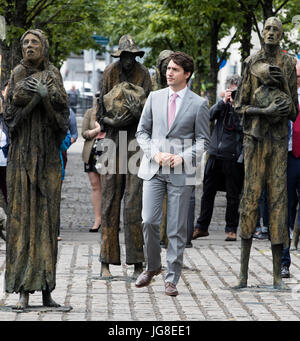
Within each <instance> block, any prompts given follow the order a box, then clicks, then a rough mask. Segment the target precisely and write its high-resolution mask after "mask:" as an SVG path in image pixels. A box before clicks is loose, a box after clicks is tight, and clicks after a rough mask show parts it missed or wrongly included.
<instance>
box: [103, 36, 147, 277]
mask: <svg viewBox="0 0 300 341" xmlns="http://www.w3.org/2000/svg"><path fill="white" fill-rule="evenodd" d="M143 55H144V51H141V50H139V49H138V48H137V47H136V45H135V43H134V41H133V39H132V37H131V36H130V35H129V34H127V35H124V36H122V37H121V38H120V41H119V48H118V50H117V51H116V52H114V53H113V54H112V56H113V57H115V58H119V60H118V61H116V62H114V63H112V64H110V65H108V66H107V67H106V69H105V70H104V73H103V77H102V81H101V86H100V99H99V109H98V113H97V120H98V121H99V123H100V124H101V126H104V130H105V131H106V137H105V139H104V140H112V141H114V142H115V145H116V154H115V155H109V156H108V157H110V158H113V157H115V160H116V172H115V174H110V173H107V174H103V175H102V177H101V181H102V193H103V198H102V225H101V231H100V232H101V248H100V257H99V260H100V262H101V272H100V275H101V276H102V277H111V276H112V275H111V272H110V270H109V264H113V265H120V264H121V258H120V245H119V225H120V210H121V201H122V200H123V202H124V208H123V224H124V237H125V245H126V264H128V265H134V273H133V277H137V276H138V274H139V273H141V272H142V270H143V265H142V264H143V261H144V253H143V244H144V243H143V233H142V218H141V208H142V181H141V179H139V178H138V177H137V175H136V174H131V173H130V172H129V171H128V170H127V171H126V172H123V171H122V172H121V171H120V169H121V167H122V165H124V164H126V165H127V162H128V160H129V159H130V157H131V156H132V155H133V154H134V153H135V152H132V151H128V148H127V153H123V152H120V141H119V136H121V134H123V135H122V136H124V134H126V140H127V141H126V144H127V147H128V145H129V144H130V142H131V141H133V140H134V139H135V133H136V129H137V125H138V122H139V118H140V115H141V113H142V109H143V105H144V103H145V100H146V98H147V97H148V95H149V93H150V91H151V79H150V75H149V72H148V70H147V68H146V67H144V66H143V65H142V64H140V63H139V62H137V61H136V57H137V56H139V57H142V56H143ZM121 143H123V145H122V148H121V149H122V150H124V142H123V141H122V142H121ZM104 145H105V141H104ZM106 152H107V153H108V151H106ZM105 154H106V153H103V154H102V156H103V157H107V155H106V156H105ZM125 154H126V155H125ZM121 173H122V174H121Z"/></svg>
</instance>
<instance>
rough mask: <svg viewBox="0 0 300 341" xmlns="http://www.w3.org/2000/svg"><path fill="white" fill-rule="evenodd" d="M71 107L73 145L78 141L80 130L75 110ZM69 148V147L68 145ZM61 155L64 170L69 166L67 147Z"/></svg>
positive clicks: (71, 140)
mask: <svg viewBox="0 0 300 341" xmlns="http://www.w3.org/2000/svg"><path fill="white" fill-rule="evenodd" d="M69 109H70V116H69V133H70V143H71V145H72V144H73V143H75V142H76V140H77V138H78V130H77V122H76V115H75V113H74V111H73V110H72V109H71V108H69ZM68 149H69V147H68ZM61 157H62V160H63V167H64V170H66V167H67V162H68V153H67V149H66V150H63V151H61Z"/></svg>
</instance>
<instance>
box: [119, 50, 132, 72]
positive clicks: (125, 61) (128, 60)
mask: <svg viewBox="0 0 300 341" xmlns="http://www.w3.org/2000/svg"><path fill="white" fill-rule="evenodd" d="M120 62H121V64H122V68H124V70H125V71H127V72H128V71H130V70H132V68H133V67H134V64H135V55H134V53H131V52H126V51H124V52H122V53H121V55H120Z"/></svg>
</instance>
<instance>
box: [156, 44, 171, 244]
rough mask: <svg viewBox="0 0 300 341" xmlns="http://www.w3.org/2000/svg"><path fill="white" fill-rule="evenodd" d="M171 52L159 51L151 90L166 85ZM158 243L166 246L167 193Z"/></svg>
mask: <svg viewBox="0 0 300 341" xmlns="http://www.w3.org/2000/svg"><path fill="white" fill-rule="evenodd" d="M171 53H173V51H171V50H163V51H161V52H160V54H159V56H158V58H157V61H156V68H155V73H154V75H153V76H152V79H151V81H152V90H153V91H155V90H160V89H163V88H166V87H167V86H168V83H167V78H166V72H167V67H168V58H169V56H170V55H171ZM160 244H161V246H162V247H164V248H167V247H168V237H167V194H165V196H164V202H163V216H162V221H161V225H160Z"/></svg>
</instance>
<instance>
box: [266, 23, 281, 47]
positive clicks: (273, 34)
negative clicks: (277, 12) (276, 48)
mask: <svg viewBox="0 0 300 341" xmlns="http://www.w3.org/2000/svg"><path fill="white" fill-rule="evenodd" d="M263 37H264V42H265V44H266V45H279V42H280V40H281V38H282V27H281V26H280V24H279V22H278V21H277V20H275V19H273V18H271V19H268V20H267V21H266V23H265V26H264V29H263Z"/></svg>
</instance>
